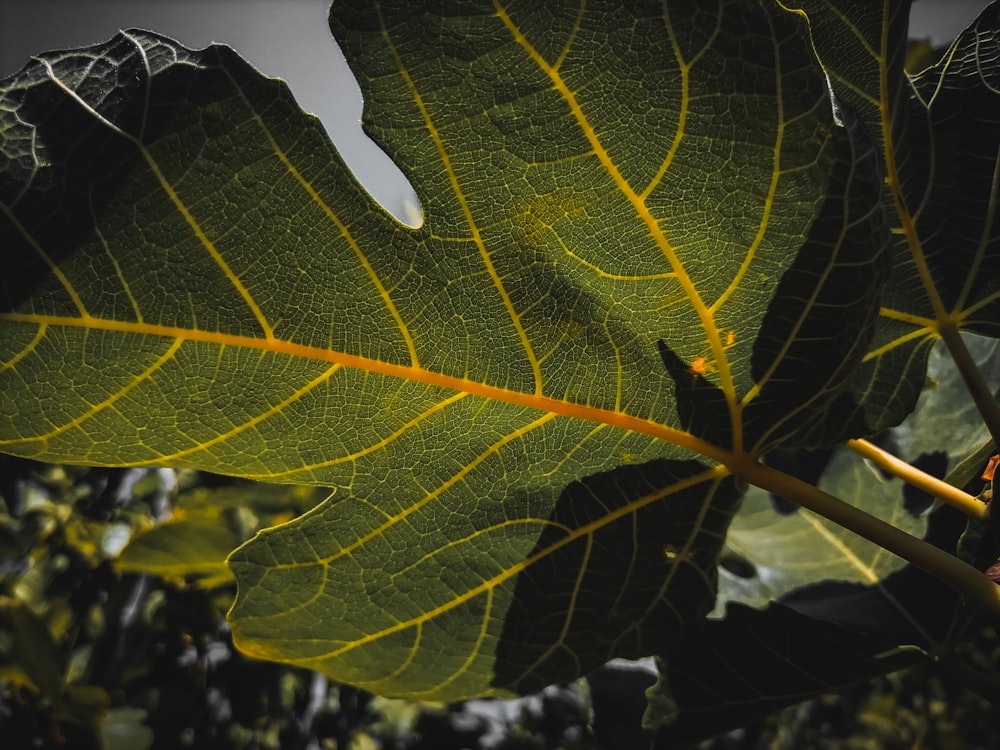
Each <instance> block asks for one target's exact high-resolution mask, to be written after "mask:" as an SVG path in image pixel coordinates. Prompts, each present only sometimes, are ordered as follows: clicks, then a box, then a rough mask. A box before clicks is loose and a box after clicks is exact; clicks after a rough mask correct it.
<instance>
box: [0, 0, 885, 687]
mask: <svg viewBox="0 0 1000 750" xmlns="http://www.w3.org/2000/svg"><path fill="white" fill-rule="evenodd" d="M331 23H332V27H333V29H334V33H335V36H336V37H337V39H338V42H339V43H340V44H341V46H342V47H343V49H344V52H345V54H346V56H347V58H348V61H349V62H350V64H351V65H352V68H353V69H354V70H355V72H356V74H357V76H358V78H359V81H360V82H361V85H362V89H363V91H364V94H365V97H366V110H365V124H366V127H367V128H368V130H369V132H370V133H371V134H372V135H373V136H374V137H375V138H376V139H377V140H378V142H379V143H380V144H381V145H382V146H383V147H385V148H386V150H387V151H388V152H389V153H390V155H391V156H392V157H393V158H394V159H395V160H396V161H397V163H399V164H401V165H403V167H404V169H405V170H406V172H407V174H408V176H409V178H410V180H411V182H412V184H413V186H414V188H415V189H416V191H417V193H418V196H419V197H420V200H421V203H422V205H423V207H424V211H425V218H426V220H425V222H424V224H423V226H422V227H420V228H419V229H411V228H408V227H404V226H402V225H400V224H399V223H398V222H396V221H395V220H394V219H392V217H390V216H389V215H388V214H387V213H386V212H384V211H383V210H382V209H381V208H380V207H379V206H377V205H376V204H375V203H374V202H373V200H372V199H371V198H370V196H369V195H368V194H367V193H366V192H365V191H364V190H363V189H362V188H361V187H360V186H359V185H358V184H357V183H356V182H355V181H354V179H353V177H352V176H351V175H350V173H349V172H348V170H347V168H346V166H345V165H344V163H343V161H342V160H341V159H340V157H339V155H338V154H337V153H336V151H335V150H334V149H333V148H332V146H331V145H330V143H329V142H328V140H327V139H326V136H325V134H324V133H323V131H322V128H321V127H320V126H319V124H318V123H317V122H316V121H315V119H314V118H311V117H309V116H306V115H304V114H303V113H301V111H300V110H299V109H298V108H297V106H296V105H295V103H294V101H293V100H292V98H291V96H290V95H289V93H288V91H287V89H286V88H285V86H284V85H283V84H281V83H280V82H277V81H273V80H267V79H264V78H262V77H261V76H260V75H259V74H258V73H257V72H256V71H253V70H252V69H251V68H249V66H247V65H246V64H245V63H244V62H242V61H241V60H240V59H239V58H238V57H236V55H235V54H234V53H233V52H232V51H230V50H228V49H226V48H223V47H212V48H209V49H207V50H205V51H200V52H195V51H191V50H187V49H184V48H182V47H180V46H179V45H177V44H175V43H173V42H171V41H169V40H167V39H164V38H162V37H158V36H155V35H152V34H149V33H145V32H126V33H123V34H122V35H120V36H118V37H116V38H115V39H113V40H112V41H111V42H109V43H107V44H105V45H100V46H96V47H92V48H87V49H83V50H73V51H67V52H59V53H51V54H48V55H42V56H39V57H38V58H37V59H35V60H33V61H32V62H31V63H30V64H29V65H28V66H27V67H26V68H25V69H24V70H22V71H21V72H20V73H18V74H16V75H15V76H13V77H12V78H10V79H7V80H6V81H4V82H3V83H2V86H0V137H2V138H3V154H4V156H5V161H4V162H3V163H2V164H0V237H2V240H3V252H4V260H5V265H6V266H7V268H8V269H9V273H8V274H7V275H6V276H5V277H4V278H3V280H0V326H2V327H3V336H2V338H0V449H2V450H4V451H6V452H9V453H13V454H17V455H25V456H32V457H35V458H38V459H43V460H49V461H67V462H79V463H87V464H117V465H134V464H149V463H169V464H171V465H175V466H188V467H195V468H200V469H207V470H211V471H216V472H222V473H230V474H235V475H239V476H244V477H249V478H255V479H267V480H269V481H278V482H305V483H313V484H322V485H328V486H330V487H331V488H333V490H334V495H333V496H332V497H331V499H330V500H328V501H327V502H326V503H324V504H323V505H321V506H319V507H317V508H316V509H315V510H313V511H312V512H310V513H308V514H306V515H305V516H303V517H302V518H300V519H298V520H296V521H294V522H292V523H290V524H287V525H284V526H281V527H278V528H276V529H273V530H270V531H267V532H265V533H262V534H261V535H259V536H258V537H256V538H255V539H253V540H251V541H250V542H248V543H247V544H246V545H245V546H244V547H242V548H241V549H240V550H239V551H238V552H237V553H236V554H235V555H234V556H233V558H232V561H231V563H232V566H233V570H234V572H235V574H236V576H237V578H238V580H239V584H240V589H239V596H238V600H237V602H236V605H235V607H234V609H233V611H232V613H231V620H232V623H233V632H234V636H235V638H236V640H237V643H238V644H239V645H240V647H241V648H242V649H244V650H245V651H247V652H249V653H253V654H257V655H262V656H267V657H269V658H275V659H283V660H287V661H292V662H295V663H299V664H305V665H309V666H311V667H314V668H319V669H322V670H324V671H326V672H327V673H329V674H331V675H333V676H334V677H336V678H337V679H338V680H342V681H346V682H352V683H355V684H359V685H364V686H366V687H368V688H370V689H372V690H375V691H377V692H380V693H383V694H391V695H411V696H419V697H423V698H435V699H443V698H449V699H451V698H459V697H464V696H468V695H479V694H484V693H489V692H494V693H509V692H511V691H520V690H528V689H534V688H535V687H537V686H539V685H541V684H545V683H548V682H552V681H555V680H558V679H567V678H569V677H572V676H575V675H578V674H580V673H581V672H584V671H586V670H587V669H589V668H591V667H593V666H596V664H598V663H600V662H601V661H603V660H606V659H607V658H609V657H611V656H615V655H638V654H641V653H653V652H656V651H658V650H660V649H661V648H662V645H663V644H664V643H665V642H666V641H668V640H670V639H672V638H675V637H680V634H681V633H682V632H683V630H684V628H685V626H686V625H687V624H688V623H690V622H692V621H697V620H698V619H699V618H700V617H701V616H702V615H703V614H704V613H705V612H707V611H708V610H709V609H710V608H711V605H712V600H713V597H714V592H715V564H716V558H717V555H718V551H719V549H720V547H721V544H722V538H723V536H724V534H725V530H726V525H727V523H728V520H729V518H730V517H731V515H732V513H733V512H734V511H735V508H736V503H737V499H738V495H739V488H738V484H737V482H736V481H734V480H733V479H731V478H729V477H728V475H729V474H730V472H731V470H733V468H734V467H735V468H737V469H738V467H739V466H740V465H741V463H742V464H746V463H747V462H750V461H754V460H755V459H756V456H757V454H758V453H759V452H760V451H762V450H764V449H765V448H767V447H770V446H773V445H779V444H783V443H794V442H802V441H811V442H824V441H829V440H832V439H837V437H838V435H831V434H823V435H820V436H819V437H817V436H815V435H814V434H813V432H814V430H813V425H814V424H815V423H816V422H817V421H818V420H819V419H820V418H821V417H822V416H823V415H824V414H827V413H829V412H830V410H832V409H836V410H838V411H839V410H840V409H839V399H840V398H841V397H842V396H843V395H844V388H845V385H846V384H847V383H848V380H849V378H850V377H851V373H852V369H853V367H854V366H855V365H856V364H857V362H858V361H859V360H860V359H861V358H862V356H863V354H864V351H865V349H866V348H867V343H868V340H869V338H870V337H871V335H872V330H873V326H874V321H875V318H876V316H877V313H878V305H879V294H880V288H881V285H882V283H883V282H884V280H885V276H886V272H887V260H886V254H885V251H886V247H887V229H886V225H885V217H884V215H883V213H882V211H881V210H880V208H879V204H878V201H877V198H878V195H879V193H880V190H881V188H880V183H879V172H878V169H877V159H876V156H875V152H874V151H873V149H872V146H871V143H870V142H869V140H868V138H867V136H866V135H865V134H864V132H863V131H862V129H861V128H860V127H858V126H857V123H855V122H853V121H851V120H850V119H849V118H845V123H844V126H843V127H841V126H840V125H838V124H836V123H835V122H834V116H833V110H832V108H831V103H830V99H829V96H828V88H827V82H826V77H825V74H824V71H823V69H822V68H821V66H820V64H819V62H818V61H817V59H816V57H815V55H814V51H813V48H812V45H811V44H810V42H809V36H808V34H807V25H806V22H805V20H804V19H803V18H802V17H800V16H798V15H796V14H793V13H788V12H787V11H785V10H784V9H782V8H780V7H778V6H777V5H772V4H770V3H754V2H734V3H727V4H725V5H722V6H720V7H718V8H716V7H713V8H709V9H707V8H705V6H704V5H703V4H702V3H696V2H687V3H684V2H678V3H671V4H670V5H669V8H668V9H665V8H664V7H663V6H662V5H660V4H649V5H646V4H622V3H617V2H611V1H610V0H605V1H603V2H596V3H588V4H587V5H585V6H583V5H578V4H575V3H570V2H563V3H547V4H545V5H544V6H539V5H538V4H536V3H526V4H511V5H509V6H505V5H501V4H499V3H486V2H462V3H454V4H450V3H445V2H441V3H430V2H429V3H425V4H422V5H420V6H419V7H416V8H415V7H414V6H413V5H412V4H410V3H404V2H391V3H380V4H372V3H369V2H360V0H359V1H358V2H343V3H337V4H336V5H335V6H334V11H333V16H332V19H331ZM747 123H753V127H750V128H748V127H747ZM699 454H700V455H699ZM608 591H615V592H619V593H618V594H617V595H616V596H617V598H616V599H615V600H614V602H613V606H610V607H608V606H607V598H606V597H607V593H608Z"/></svg>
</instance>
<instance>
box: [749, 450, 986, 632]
mask: <svg viewBox="0 0 1000 750" xmlns="http://www.w3.org/2000/svg"><path fill="white" fill-rule="evenodd" d="M734 463H735V464H737V465H732V466H730V468H731V469H732V471H733V473H734V474H736V475H738V476H741V477H743V478H744V479H746V480H747V481H749V482H751V483H753V484H755V485H757V486H758V487H760V488H762V489H765V490H768V491H769V492H773V493H774V494H776V495H778V496H780V497H783V498H785V499H787V500H791V501H792V502H794V503H796V504H798V505H801V506H802V507H803V508H807V509H808V510H811V511H813V512H814V513H817V514H819V515H821V516H823V517H824V518H826V519H828V520H830V521H833V523H835V524H837V525H838V526H843V527H844V528H845V529H847V530H849V531H852V532H854V533H855V534H858V535H859V536H862V537H864V538H865V539H867V540H869V541H871V542H873V543H875V544H877V545H879V546H880V547H882V548H883V549H886V550H888V551H889V552H891V553H893V554H894V555H897V556H898V557H901V558H903V559H904V560H907V561H909V562H911V563H913V564H914V565H916V566H917V567H918V568H920V569H922V570H924V571H925V572H927V573H929V574H930V575H932V576H934V577H935V578H937V579H938V580H940V581H941V582H943V583H944V584H946V585H948V586H950V587H951V588H953V589H954V590H955V591H957V592H958V593H960V594H961V595H962V596H964V597H965V598H966V599H968V600H969V601H970V602H972V603H973V604H975V605H976V606H977V607H978V608H979V609H981V610H982V611H983V612H984V613H986V614H987V615H988V616H989V617H991V618H992V619H993V620H994V621H1000V586H997V585H996V584H995V583H993V582H992V581H991V580H990V579H988V578H987V577H986V576H985V575H983V573H982V572H981V571H979V570H976V569H975V568H974V567H972V566H971V565H968V564H966V563H964V562H962V561H961V560H959V559H958V558H957V557H955V556H954V555H950V554H948V553H947V552H945V551H944V550H941V549H938V548H937V547H935V546H934V545H932V544H929V543H928V542H925V541H924V540H922V539H917V538H916V537H913V536H910V535H909V534H907V533H905V532H903V531H901V530H899V529H898V528H896V527H895V526H892V525H891V524H888V523H886V522H885V521H882V520H881V519H879V518H875V516H872V515H869V514H868V513H865V512H864V511H863V510H860V509H858V508H855V507H854V506H853V505H850V504H848V503H845V502H844V501H843V500H841V499H839V498H837V497H834V496H833V495H831V494H829V493H827V492H823V491H822V490H820V489H819V488H817V487H813V486H812V485H811V484H808V483H807V482H803V481H802V480H801V479H797V478H795V477H793V476H790V475H788V474H785V473H783V472H780V471H778V470H777V469H773V468H771V467H769V466H765V465H763V464H761V463H760V462H758V461H753V460H751V459H749V457H748V459H747V460H746V461H739V460H737V461H735V462H734Z"/></svg>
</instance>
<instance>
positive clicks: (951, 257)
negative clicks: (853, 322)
mask: <svg viewBox="0 0 1000 750" xmlns="http://www.w3.org/2000/svg"><path fill="white" fill-rule="evenodd" d="M790 5H791V6H794V7H795V8H800V9H801V10H802V11H804V12H805V13H806V14H807V15H808V18H809V21H810V25H811V28H812V31H813V40H814V44H815V46H816V49H817V52H818V54H819V56H820V58H821V60H822V61H823V65H824V67H825V68H826V70H827V71H828V73H829V75H830V80H831V85H832V88H833V90H834V91H835V93H836V96H837V97H838V100H839V101H840V102H841V104H842V105H843V107H844V108H845V109H848V110H850V111H852V112H854V113H856V114H857V116H858V117H859V118H860V119H861V121H862V122H863V123H864V125H865V127H866V129H867V131H868V132H869V133H870V134H871V135H872V137H873V139H874V140H875V141H876V143H877V144H878V145H879V150H880V151H881V156H882V159H881V160H882V163H883V168H884V172H885V185H884V191H883V192H884V196H883V201H882V202H883V204H884V205H885V207H886V210H887V212H888V213H889V215H890V223H891V227H892V228H891V231H892V236H893V238H894V242H893V258H894V263H893V270H892V274H891V277H890V280H889V282H888V284H887V285H886V288H885V297H884V300H883V303H882V309H881V314H880V317H879V320H878V325H877V327H876V334H875V338H874V340H873V342H872V345H871V349H870V351H869V352H868V353H867V355H866V357H865V363H864V366H863V367H861V368H859V369H858V370H857V371H856V373H855V376H854V378H853V380H854V382H853V383H852V386H851V388H850V392H851V394H852V400H853V401H854V404H855V406H854V408H848V399H846V398H845V400H844V408H843V410H842V411H841V412H840V413H841V414H843V415H847V416H845V418H844V420H845V421H846V422H847V425H848V426H847V427H846V428H845V429H844V434H848V435H849V434H851V433H852V432H856V431H857V430H856V428H852V427H851V426H849V425H850V423H851V421H852V420H860V421H861V422H862V423H863V424H864V425H865V427H864V428H863V431H869V432H871V431H875V430H878V429H881V428H884V427H887V426H890V425H894V424H898V423H899V421H900V420H901V419H902V418H903V417H904V416H905V415H906V414H908V413H909V412H910V411H911V410H912V409H913V408H914V405H915V404H916V400H917V398H918V396H919V394H920V391H921V389H922V388H923V385H924V372H925V368H926V363H927V357H928V355H929V352H930V347H931V345H932V344H933V342H934V341H935V340H936V339H937V338H938V337H939V336H941V335H944V334H947V333H949V332H952V331H955V330H956V329H957V330H964V331H969V332H975V333H979V334H983V335H988V336H994V337H995V336H998V335H1000V324H998V321H1000V233H998V226H997V206H998V204H1000V127H998V124H1000V120H998V118H997V115H996V112H997V111H1000V73H998V69H997V66H996V62H995V61H996V49H997V43H998V38H1000V3H993V4H992V5H991V6H990V7H989V8H987V9H986V10H985V11H983V13H982V14H981V15H980V16H979V18H978V19H976V21H975V22H974V23H973V24H972V25H971V26H970V27H969V28H968V29H966V30H965V31H964V32H963V33H962V34H961V35H960V36H959V37H958V39H956V40H955V42H954V44H952V46H951V48H950V49H949V50H948V51H947V52H946V53H945V55H944V56H943V57H942V59H941V60H940V61H939V62H938V63H937V64H936V65H934V66H932V67H930V68H928V69H927V70H924V71H923V72H921V73H919V74H917V75H915V76H909V75H907V73H906V72H905V70H904V63H905V58H906V49H907V33H906V32H907V21H908V18H909V8H910V2H909V0H881V2H871V3H857V2H853V1H852V0H796V2H794V3H791V4H790ZM855 424H856V422H855ZM830 429H831V424H830V423H829V422H828V423H827V425H826V426H825V431H827V432H829V430H830ZM820 441H821V440H820ZM820 441H818V442H820Z"/></svg>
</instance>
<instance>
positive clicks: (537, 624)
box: [494, 459, 739, 694]
mask: <svg viewBox="0 0 1000 750" xmlns="http://www.w3.org/2000/svg"><path fill="white" fill-rule="evenodd" d="M706 469H707V467H706V466H704V465H703V464H700V463H698V462H697V461H669V460H665V459H660V460H655V461H651V462H649V463H646V464H642V465H636V466H622V467H619V468H617V469H613V470H611V471H607V472H603V473H600V474H595V475H593V476H590V477H587V478H585V479H583V480H581V481H578V482H573V483H572V484H570V485H569V486H568V487H566V488H565V489H564V490H563V491H562V493H561V495H560V497H559V501H558V503H557V505H556V507H555V509H554V510H553V512H552V514H551V515H550V517H549V521H550V522H551V523H550V525H549V526H548V528H547V530H546V531H545V532H543V533H542V535H541V537H540V538H539V539H538V542H537V544H536V546H535V549H534V551H533V552H532V554H531V555H529V557H528V559H529V560H530V559H532V558H536V556H537V559H535V561H534V562H533V563H532V564H530V565H529V566H528V567H527V568H526V569H525V570H524V571H523V572H522V573H520V575H519V576H518V579H517V584H516V587H515V592H514V597H513V601H512V602H511V604H510V608H509V609H508V611H507V613H506V618H505V622H504V628H503V633H502V636H501V639H500V643H499V644H498V645H497V649H496V654H497V657H496V667H495V677H494V685H496V686H497V687H501V688H506V689H508V690H514V691H516V692H519V693H522V694H526V693H531V692H534V691H537V690H539V689H541V688H542V687H544V686H545V685H548V684H550V683H552V682H559V681H565V680H570V679H574V678H575V677H577V676H579V675H580V674H584V673H586V672H589V671H590V670H592V669H595V668H596V667H598V666H599V665H601V664H603V663H604V662H606V661H608V660H609V659H611V658H613V657H616V656H620V657H624V658H637V657H639V656H643V655H649V654H652V653H654V652H656V651H658V650H660V649H662V648H663V644H664V642H669V641H672V640H675V639H678V638H680V637H681V636H682V634H683V633H684V632H685V629H686V627H688V626H689V625H690V624H691V623H693V622H695V621H698V620H699V619H700V618H702V617H703V616H704V615H705V614H707V613H708V611H710V610H711V608H712V606H713V604H714V600H715V584H716V570H717V568H716V566H717V561H718V555H719V550H720V549H721V547H722V542H723V539H724V537H725V533H726V529H727V527H728V525H729V521H730V519H731V517H732V514H733V513H734V512H735V510H736V507H737V505H738V501H739V492H738V491H737V488H736V483H735V482H734V481H733V480H732V479H731V478H726V479H723V480H719V481H711V480H710V481H704V482H700V483H697V484H695V485H693V486H690V487H687V488H686V489H683V490H680V491H678V492H673V493H671V491H670V488H671V486H672V485H674V484H675V483H677V482H681V481H683V480H685V479H688V478H690V477H693V476H695V475H697V474H699V473H701V472H703V471H706ZM618 514H620V515H618ZM616 515H618V517H617V518H613V517H614V516H616ZM612 518H613V520H607V519H612ZM605 520H606V522H604V521H605ZM588 527H590V531H589V532H588V531H586V529H587V528H588ZM580 530H584V531H583V533H581V531H580ZM560 545H561V546H560Z"/></svg>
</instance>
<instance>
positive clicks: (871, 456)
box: [847, 440, 988, 521]
mask: <svg viewBox="0 0 1000 750" xmlns="http://www.w3.org/2000/svg"><path fill="white" fill-rule="evenodd" d="M847 447H848V448H850V449H851V450H852V451H854V452H855V453H857V454H859V455H861V456H864V457H865V458H867V459H868V460H869V461H871V462H872V463H873V464H875V465H876V466H878V467H879V468H880V469H885V470H886V471H887V472H889V473H890V474H892V475H893V476H896V477H899V478H900V479H902V480H903V481H904V482H906V483H907V484H909V485H912V486H914V487H916V488H917V489H921V490H923V491H924V492H926V493H927V494H929V495H933V496H934V497H936V498H938V499H939V500H942V501H943V502H946V503H948V505H951V506H952V507H954V508H957V509H958V510H960V511H962V512H963V513H965V514H966V515H967V516H970V517H971V518H975V519H977V520H979V521H985V520H986V518H987V513H988V511H987V508H986V503H983V502H981V501H980V500H979V499H977V498H976V497H974V496H972V495H970V494H969V493H968V492H962V490H960V489H958V488H957V487H954V486H952V485H950V484H948V483H947V482H945V481H942V480H940V479H938V478H937V477H932V476H931V475H930V474H928V473H927V472H924V471H921V470H920V469H918V468H917V467H915V466H913V465H912V464H908V463H906V461H903V460H902V459H899V458H896V457H895V456H893V455H892V454H891V453H887V452H886V451H884V450H882V449H881V448H879V447H878V446H877V445H873V444H872V443H869V442H868V441H867V440H848V441H847Z"/></svg>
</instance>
